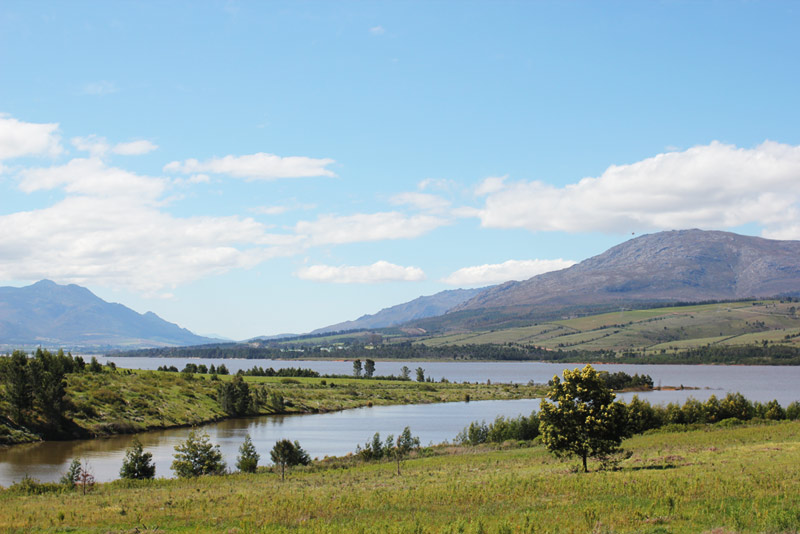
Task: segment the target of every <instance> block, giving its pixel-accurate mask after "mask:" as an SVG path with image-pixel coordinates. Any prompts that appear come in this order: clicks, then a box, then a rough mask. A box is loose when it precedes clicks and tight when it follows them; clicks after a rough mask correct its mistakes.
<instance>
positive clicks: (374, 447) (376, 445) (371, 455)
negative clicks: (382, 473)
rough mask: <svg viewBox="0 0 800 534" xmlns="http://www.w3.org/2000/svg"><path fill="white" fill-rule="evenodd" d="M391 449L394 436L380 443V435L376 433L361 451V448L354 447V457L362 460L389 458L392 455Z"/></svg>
mask: <svg viewBox="0 0 800 534" xmlns="http://www.w3.org/2000/svg"><path fill="white" fill-rule="evenodd" d="M393 448H394V436H392V435H389V436H388V437H387V438H386V441H385V442H384V441H381V435H380V433H378V432H376V433H375V435H374V436H372V440H370V441H367V442H366V443H365V444H364V448H363V449H362V448H361V446H359V445H356V455H358V456H359V457H360V458H361V459H362V460H380V459H382V458H384V457H389V456H390V455H391V454H392V449H393Z"/></svg>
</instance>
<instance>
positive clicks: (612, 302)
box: [0, 230, 800, 350]
mask: <svg viewBox="0 0 800 534" xmlns="http://www.w3.org/2000/svg"><path fill="white" fill-rule="evenodd" d="M774 296H800V241H779V240H771V239H764V238H760V237H752V236H743V235H738V234H734V233H730V232H719V231H703V230H678V231H667V232H658V233H654V234H649V235H643V236H640V237H636V238H634V239H631V240H629V241H626V242H624V243H622V244H620V245H617V246H615V247H613V248H611V249H609V250H607V251H606V252H603V253H602V254H599V255H597V256H594V257H591V258H589V259H586V260H584V261H582V262H580V263H578V264H576V265H573V266H572V267H569V268H567V269H562V270H560V271H553V272H549V273H545V274H541V275H538V276H534V277H533V278H530V279H528V280H524V281H520V282H516V281H510V282H506V283H503V284H500V285H497V286H491V287H488V288H481V289H455V290H449V291H442V292H440V293H437V294H435V295H430V296H424V297H419V298H416V299H414V300H412V301H409V302H406V303H403V304H398V305H396V306H392V307H389V308H385V309H383V310H381V311H379V312H377V313H375V314H371V315H364V316H362V317H360V318H358V319H355V320H353V321H346V322H343V323H338V324H335V325H330V326H327V327H324V328H320V329H317V330H315V331H313V332H312V334H324V333H328V332H336V331H343V330H357V329H381V328H390V327H396V326H403V327H404V328H405V329H406V330H407V331H409V332H411V331H412V330H416V331H419V332H429V333H430V332H441V331H465V330H476V329H486V328H487V327H491V328H504V327H508V326H519V325H523V324H530V323H531V322H533V321H536V320H537V319H541V318H547V319H552V318H554V317H568V316H571V315H580V314H586V313H589V312H597V311H603V310H612V309H619V308H621V307H646V306H647V305H648V304H663V303H669V302H673V303H677V302H702V301H725V300H737V299H745V298H766V297H774ZM281 337H283V336H281ZM219 341H220V340H218V339H212V338H207V337H202V336H198V335H195V334H193V333H192V332H190V331H188V330H186V329H184V328H180V327H179V326H177V325H176V324H173V323H169V322H167V321H165V320H163V319H161V318H160V317H158V316H157V315H155V314H154V313H151V312H148V313H145V314H139V313H137V312H135V311H133V310H131V309H130V308H127V307H125V306H123V305H122V304H112V303H108V302H106V301H104V300H102V299H100V298H99V297H97V296H96V295H94V294H93V293H92V292H91V291H89V290H88V289H86V288H83V287H80V286H77V285H66V286H64V285H59V284H56V283H54V282H51V281H49V280H42V281H40V282H37V283H35V284H33V285H31V286H28V287H22V288H14V287H0V347H2V346H6V347H14V346H15V345H16V346H20V345H26V346H31V345H43V346H55V347H65V348H67V347H75V348H78V347H81V348H96V349H100V350H102V349H106V348H112V347H115V348H116V347H124V348H139V347H161V346H187V345H200V344H207V343H215V342H219Z"/></svg>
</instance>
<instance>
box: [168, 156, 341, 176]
mask: <svg viewBox="0 0 800 534" xmlns="http://www.w3.org/2000/svg"><path fill="white" fill-rule="evenodd" d="M333 163H334V160H332V159H329V158H307V157H303V156H290V157H281V156H276V155H274V154H265V153H263V152H259V153H257V154H248V155H245V156H230V155H229V156H225V157H223V158H212V159H210V160H207V161H202V162H201V161H198V160H196V159H187V160H185V161H183V162H180V161H173V162H170V163H167V164H166V165H165V166H164V170H165V171H168V172H180V173H183V174H192V173H198V172H201V173H212V174H228V175H230V176H235V177H237V178H247V179H251V180H275V179H278V178H305V177H310V176H330V177H333V176H336V174H334V173H333V171H331V170H329V169H327V168H326V167H327V166H328V165H331V164H333Z"/></svg>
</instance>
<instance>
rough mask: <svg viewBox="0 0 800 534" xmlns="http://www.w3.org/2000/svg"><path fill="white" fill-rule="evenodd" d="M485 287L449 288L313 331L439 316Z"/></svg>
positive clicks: (384, 325)
mask: <svg viewBox="0 0 800 534" xmlns="http://www.w3.org/2000/svg"><path fill="white" fill-rule="evenodd" d="M485 289H486V288H480V289H449V290H447V291H440V292H439V293H436V294H435V295H429V296H424V297H419V298H416V299H414V300H412V301H410V302H405V303H403V304H398V305H396V306H391V307H389V308H384V309H382V310H381V311H379V312H377V313H374V314H371V315H362V316H361V317H359V318H358V319H356V320H354V321H345V322H343V323H337V324H334V325H331V326H326V327H324V328H318V329H317V330H314V331H313V332H311V334H325V333H329V332H339V331H343V330H360V329H363V328H366V329H369V328H388V327H392V326H397V325H401V324H404V323H407V322H409V321H415V320H417V319H425V318H428V317H436V316H438V315H442V314H444V313H446V312H447V311H449V310H451V309H453V308H454V307H456V306H458V305H459V304H461V303H463V302H466V301H468V300H469V299H471V298H473V297H474V296H476V295H478V294H479V293H480V292H481V291H484V290H485Z"/></svg>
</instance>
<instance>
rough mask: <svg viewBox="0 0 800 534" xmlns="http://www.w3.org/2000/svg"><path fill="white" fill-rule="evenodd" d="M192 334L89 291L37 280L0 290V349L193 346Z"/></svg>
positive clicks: (197, 341)
mask: <svg viewBox="0 0 800 534" xmlns="http://www.w3.org/2000/svg"><path fill="white" fill-rule="evenodd" d="M213 341H216V340H214V339H211V338H206V337H202V336H197V335H195V334H194V333H192V332H190V331H189V330H187V329H185V328H181V327H180V326H178V325H176V324H174V323H170V322H168V321H165V320H164V319H162V318H161V317H159V316H158V315H156V314H155V313H153V312H146V313H144V314H140V313H138V312H136V311H134V310H132V309H130V308H128V307H127V306H124V305H122V304H119V303H111V302H106V301H105V300H103V299H101V298H100V297H98V296H97V295H95V294H94V293H92V292H91V291H90V290H89V289H87V288H85V287H82V286H79V285H76V284H68V285H60V284H57V283H55V282H53V281H51V280H40V281H39V282H36V283H34V284H32V285H30V286H25V287H10V286H5V287H0V345H8V346H19V345H27V346H30V345H42V346H47V347H70V348H85V349H91V348H108V347H154V346H156V347H157V346H172V345H199V344H203V343H209V342H213Z"/></svg>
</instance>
